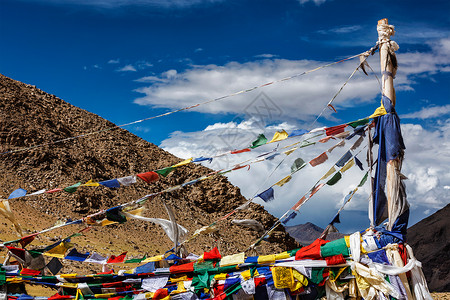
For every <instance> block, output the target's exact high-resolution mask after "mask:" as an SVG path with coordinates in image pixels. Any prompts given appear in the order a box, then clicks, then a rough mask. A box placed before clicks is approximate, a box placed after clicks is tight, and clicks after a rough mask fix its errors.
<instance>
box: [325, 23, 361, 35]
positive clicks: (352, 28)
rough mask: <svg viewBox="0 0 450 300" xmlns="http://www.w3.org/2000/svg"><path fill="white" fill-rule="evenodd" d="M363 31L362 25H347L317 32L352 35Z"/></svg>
mask: <svg viewBox="0 0 450 300" xmlns="http://www.w3.org/2000/svg"><path fill="white" fill-rule="evenodd" d="M361 29H362V26H361V25H347V26H340V27H335V28H331V29H326V30H325V29H324V30H318V31H317V32H318V33H320V34H336V33H337V34H340V33H351V32H355V31H359V30H361Z"/></svg>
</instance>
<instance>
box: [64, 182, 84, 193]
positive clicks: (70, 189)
mask: <svg viewBox="0 0 450 300" xmlns="http://www.w3.org/2000/svg"><path fill="white" fill-rule="evenodd" d="M80 185H81V182H78V183H75V184H73V185H71V186H68V187H65V188H64V189H63V190H64V191H65V192H68V193H75V192H76V191H77V189H78V187H79V186H80Z"/></svg>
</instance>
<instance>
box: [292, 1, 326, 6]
mask: <svg viewBox="0 0 450 300" xmlns="http://www.w3.org/2000/svg"><path fill="white" fill-rule="evenodd" d="M326 1H327V0H298V2H300V4H305V3H308V2H314V4H315V5H321V4H323V3H325V2H326Z"/></svg>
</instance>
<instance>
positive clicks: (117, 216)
mask: <svg viewBox="0 0 450 300" xmlns="http://www.w3.org/2000/svg"><path fill="white" fill-rule="evenodd" d="M121 211H122V207H121V206H116V207H112V208H109V209H108V210H106V219H107V220H108V221H112V222H118V223H121V224H122V223H125V222H126V221H127V217H125V216H124V215H123V214H121V213H120V212H121Z"/></svg>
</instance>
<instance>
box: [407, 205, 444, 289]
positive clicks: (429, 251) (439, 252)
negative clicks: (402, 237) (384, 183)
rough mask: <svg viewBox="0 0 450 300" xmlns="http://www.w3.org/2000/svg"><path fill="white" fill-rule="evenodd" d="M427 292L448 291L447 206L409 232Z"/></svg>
mask: <svg viewBox="0 0 450 300" xmlns="http://www.w3.org/2000/svg"><path fill="white" fill-rule="evenodd" d="M408 244H410V245H411V247H412V248H413V249H414V255H415V256H416V258H417V259H418V260H419V261H420V262H422V268H423V273H424V275H425V277H426V278H427V282H428V287H429V289H430V291H435V292H444V291H445V292H450V271H449V270H450V204H447V206H446V207H444V208H443V209H441V210H439V211H437V212H436V213H434V214H432V215H431V216H429V217H427V218H425V219H423V220H422V221H420V222H419V223H417V224H415V225H414V226H411V227H410V228H409V229H408Z"/></svg>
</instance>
